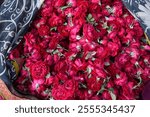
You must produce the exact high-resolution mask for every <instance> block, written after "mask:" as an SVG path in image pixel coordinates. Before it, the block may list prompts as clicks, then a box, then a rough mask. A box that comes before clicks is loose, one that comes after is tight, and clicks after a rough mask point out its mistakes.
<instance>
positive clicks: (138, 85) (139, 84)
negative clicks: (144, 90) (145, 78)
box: [132, 76, 142, 89]
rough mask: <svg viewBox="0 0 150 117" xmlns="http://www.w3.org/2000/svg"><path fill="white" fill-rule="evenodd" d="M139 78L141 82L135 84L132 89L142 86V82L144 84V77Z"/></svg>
mask: <svg viewBox="0 0 150 117" xmlns="http://www.w3.org/2000/svg"><path fill="white" fill-rule="evenodd" d="M138 79H139V83H138V84H137V85H135V86H134V87H133V88H132V89H136V88H138V87H140V86H141V84H142V78H141V77H140V76H139V77H138Z"/></svg>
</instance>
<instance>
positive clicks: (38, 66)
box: [30, 61, 49, 80]
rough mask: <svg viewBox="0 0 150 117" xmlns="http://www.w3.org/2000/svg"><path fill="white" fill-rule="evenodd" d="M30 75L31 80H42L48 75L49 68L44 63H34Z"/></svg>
mask: <svg viewBox="0 0 150 117" xmlns="http://www.w3.org/2000/svg"><path fill="white" fill-rule="evenodd" d="M30 73H31V77H32V79H33V80H34V79H37V80H38V79H44V78H45V77H46V75H47V74H48V73H49V67H48V66H47V64H46V63H45V62H42V61H37V62H36V63H34V64H32V65H31V67H30Z"/></svg>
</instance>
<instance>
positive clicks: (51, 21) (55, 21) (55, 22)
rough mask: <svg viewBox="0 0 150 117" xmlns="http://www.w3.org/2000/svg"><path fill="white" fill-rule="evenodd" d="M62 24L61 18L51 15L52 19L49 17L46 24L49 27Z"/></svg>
mask: <svg viewBox="0 0 150 117" xmlns="http://www.w3.org/2000/svg"><path fill="white" fill-rule="evenodd" d="M63 22H64V19H63V18H62V17H58V16H57V15H56V14H53V15H52V17H50V18H49V20H48V24H49V25H50V26H51V27H55V26H58V25H62V24H63Z"/></svg>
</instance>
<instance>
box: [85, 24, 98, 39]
mask: <svg viewBox="0 0 150 117" xmlns="http://www.w3.org/2000/svg"><path fill="white" fill-rule="evenodd" d="M83 36H84V37H85V38H87V39H88V40H89V41H90V42H91V41H94V40H96V39H98V32H96V30H95V29H94V27H93V26H92V25H91V24H84V26H83Z"/></svg>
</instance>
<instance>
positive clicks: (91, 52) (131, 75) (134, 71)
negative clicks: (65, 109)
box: [10, 0, 150, 100]
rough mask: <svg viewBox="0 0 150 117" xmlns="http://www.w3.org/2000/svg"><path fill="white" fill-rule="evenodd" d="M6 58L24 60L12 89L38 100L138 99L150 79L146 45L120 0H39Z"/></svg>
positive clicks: (149, 47) (147, 47)
mask: <svg viewBox="0 0 150 117" xmlns="http://www.w3.org/2000/svg"><path fill="white" fill-rule="evenodd" d="M22 46H23V51H21V49H20V48H21V47H22ZM10 56H11V57H10V58H11V59H13V58H14V57H19V56H21V57H24V59H25V64H24V66H23V67H22V70H21V72H20V74H19V78H18V79H17V80H16V81H15V86H16V89H18V90H19V91H20V92H22V93H24V94H30V95H34V96H36V97H37V98H39V99H56V100H57V99H63V100H66V99H80V100H81V99H88V100H90V99H92V100H94V99H102V100H103V99H105V100H108V99H130V100H131V99H140V94H141V91H142V88H143V85H144V83H146V82H147V81H148V80H149V79H150V46H148V45H147V42H146V39H145V38H144V36H143V30H142V28H141V26H140V24H139V23H138V22H137V21H136V20H135V19H134V18H133V16H131V14H130V13H129V12H128V11H127V10H126V9H125V7H124V6H123V3H122V2H121V0H45V3H44V5H43V7H42V9H41V10H40V12H39V13H38V14H37V17H36V19H35V20H34V22H33V23H32V26H31V28H30V31H29V32H28V33H27V34H26V35H25V36H24V43H22V45H21V46H19V47H18V48H17V49H15V50H14V51H13V52H12V53H11V55H10Z"/></svg>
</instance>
